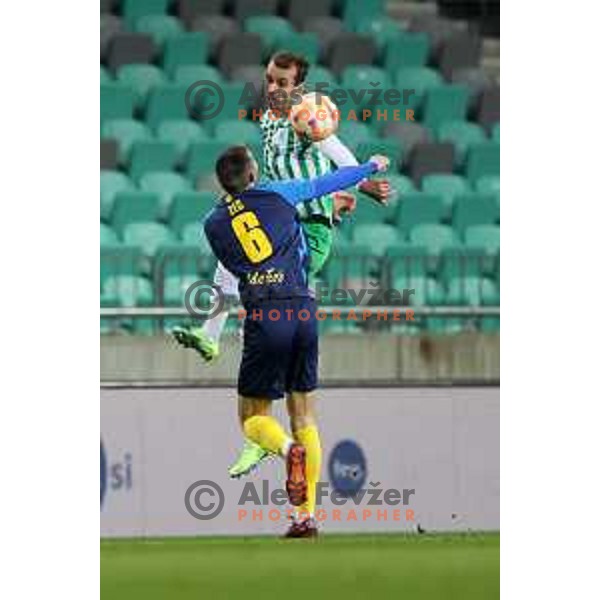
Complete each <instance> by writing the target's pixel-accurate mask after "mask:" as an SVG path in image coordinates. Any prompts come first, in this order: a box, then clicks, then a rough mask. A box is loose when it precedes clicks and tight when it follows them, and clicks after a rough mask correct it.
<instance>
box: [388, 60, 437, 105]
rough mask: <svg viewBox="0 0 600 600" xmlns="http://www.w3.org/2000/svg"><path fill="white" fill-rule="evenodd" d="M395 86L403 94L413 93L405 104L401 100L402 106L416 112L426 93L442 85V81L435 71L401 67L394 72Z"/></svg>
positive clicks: (425, 68) (427, 68) (426, 68)
mask: <svg viewBox="0 0 600 600" xmlns="http://www.w3.org/2000/svg"><path fill="white" fill-rule="evenodd" d="M395 84H396V87H397V88H398V89H399V90H401V91H402V92H403V93H405V91H406V93H407V94H408V91H409V90H414V91H415V93H414V94H411V95H410V96H409V97H408V100H409V101H408V102H407V103H406V104H405V103H404V100H403V104H402V106H403V108H404V107H405V108H413V109H415V110H418V109H419V108H420V106H421V104H422V103H423V99H424V98H425V95H426V93H427V92H428V91H429V90H431V89H433V88H436V87H440V86H441V85H443V84H444V80H443V79H442V77H441V76H440V74H439V73H438V72H437V71H435V70H433V69H431V68H429V67H401V68H400V69H398V71H397V72H396V81H395Z"/></svg>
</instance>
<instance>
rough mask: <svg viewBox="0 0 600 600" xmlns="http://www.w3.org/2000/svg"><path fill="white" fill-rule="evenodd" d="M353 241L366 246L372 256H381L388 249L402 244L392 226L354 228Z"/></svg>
mask: <svg viewBox="0 0 600 600" xmlns="http://www.w3.org/2000/svg"><path fill="white" fill-rule="evenodd" d="M353 241H354V243H356V244H364V245H366V246H367V247H368V248H369V253H370V254H371V255H372V256H383V255H384V254H385V253H386V250H387V249H388V248H391V247H392V246H396V245H398V244H399V243H400V242H402V238H401V236H400V234H399V233H398V231H397V230H396V228H395V227H393V226H392V225H386V224H385V223H368V224H360V225H356V226H355V227H354V232H353Z"/></svg>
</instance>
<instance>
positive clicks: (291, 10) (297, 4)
mask: <svg viewBox="0 0 600 600" xmlns="http://www.w3.org/2000/svg"><path fill="white" fill-rule="evenodd" d="M332 7H333V0H285V3H284V12H285V15H286V16H287V18H288V19H289V20H290V21H291V22H292V24H293V25H294V27H295V28H296V29H301V27H302V25H303V24H304V21H306V20H307V19H311V18H314V17H328V16H329V15H331V14H332Z"/></svg>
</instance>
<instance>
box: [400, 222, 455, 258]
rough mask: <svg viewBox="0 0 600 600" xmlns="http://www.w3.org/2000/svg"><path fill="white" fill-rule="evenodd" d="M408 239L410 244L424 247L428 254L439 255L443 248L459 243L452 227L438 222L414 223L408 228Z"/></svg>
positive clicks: (452, 246) (453, 246)
mask: <svg viewBox="0 0 600 600" xmlns="http://www.w3.org/2000/svg"><path fill="white" fill-rule="evenodd" d="M409 239H410V242H411V243H412V244H415V245H416V246H421V247H423V248H425V249H426V250H427V253H428V255H429V256H439V255H440V254H441V252H442V250H444V249H445V248H455V247H457V246H460V245H461V244H460V240H459V239H458V236H457V235H456V233H455V231H454V229H452V227H450V226H448V225H440V224H438V223H425V224H423V225H415V226H414V227H413V228H412V229H411V230H410V234H409Z"/></svg>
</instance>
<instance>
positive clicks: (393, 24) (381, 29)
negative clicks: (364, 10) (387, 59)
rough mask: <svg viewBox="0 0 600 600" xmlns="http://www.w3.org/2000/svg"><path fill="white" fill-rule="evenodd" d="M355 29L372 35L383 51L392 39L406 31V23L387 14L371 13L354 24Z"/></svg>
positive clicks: (357, 31)
mask: <svg viewBox="0 0 600 600" xmlns="http://www.w3.org/2000/svg"><path fill="white" fill-rule="evenodd" d="M354 31H355V32H356V33H362V34H365V35H370V36H371V37H372V38H373V39H374V40H375V43H376V44H377V47H378V48H379V51H380V52H381V51H382V50H383V48H385V46H386V45H387V44H388V43H389V42H390V41H391V40H393V39H394V38H397V37H399V36H400V35H401V34H402V33H403V32H404V24H403V23H402V22H401V21H397V20H396V19H392V18H391V17H388V16H385V15H376V16H373V15H369V16H367V17H366V18H364V19H361V20H360V21H359V22H358V23H355V24H354Z"/></svg>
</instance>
